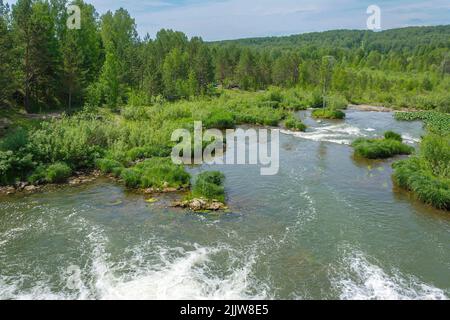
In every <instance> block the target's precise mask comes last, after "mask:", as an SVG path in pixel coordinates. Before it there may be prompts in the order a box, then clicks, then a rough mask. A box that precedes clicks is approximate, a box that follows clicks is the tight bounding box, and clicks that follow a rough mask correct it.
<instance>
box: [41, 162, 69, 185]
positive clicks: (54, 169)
mask: <svg viewBox="0 0 450 320" xmlns="http://www.w3.org/2000/svg"><path fill="white" fill-rule="evenodd" d="M71 175H72V169H71V168H70V167H69V166H68V165H67V164H65V163H63V162H59V163H55V164H52V165H50V166H48V168H47V170H46V173H45V179H46V181H47V182H49V183H63V182H66V181H67V179H68V178H70V176H71Z"/></svg>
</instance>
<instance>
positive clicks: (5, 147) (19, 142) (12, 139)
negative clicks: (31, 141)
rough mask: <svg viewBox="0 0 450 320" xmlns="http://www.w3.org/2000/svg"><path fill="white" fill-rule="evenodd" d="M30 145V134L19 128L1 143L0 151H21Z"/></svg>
mask: <svg viewBox="0 0 450 320" xmlns="http://www.w3.org/2000/svg"><path fill="white" fill-rule="evenodd" d="M27 143H28V132H27V131H26V130H25V129H23V128H18V129H16V130H15V131H13V132H12V133H10V134H8V135H7V136H6V137H5V138H3V140H2V141H1V142H0V150H2V151H19V150H20V149H22V148H24V147H25V146H26V145H27Z"/></svg>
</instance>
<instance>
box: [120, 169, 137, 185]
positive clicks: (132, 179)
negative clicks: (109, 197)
mask: <svg viewBox="0 0 450 320" xmlns="http://www.w3.org/2000/svg"><path fill="white" fill-rule="evenodd" d="M120 178H121V179H122V180H123V181H124V182H125V185H126V186H127V187H128V188H138V187H139V186H140V184H141V176H140V173H139V172H138V171H136V170H134V169H124V170H122V172H121V174H120Z"/></svg>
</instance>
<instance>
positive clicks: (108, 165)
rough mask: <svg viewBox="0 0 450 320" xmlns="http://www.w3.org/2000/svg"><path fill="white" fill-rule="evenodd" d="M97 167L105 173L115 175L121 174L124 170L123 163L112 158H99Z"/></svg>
mask: <svg viewBox="0 0 450 320" xmlns="http://www.w3.org/2000/svg"><path fill="white" fill-rule="evenodd" d="M96 165H97V168H98V169H99V170H100V171H101V172H102V173H104V174H110V173H112V174H113V175H115V176H120V174H121V173H122V170H123V165H122V164H121V163H120V162H118V161H116V160H112V159H108V158H105V159H99V160H97V161H96Z"/></svg>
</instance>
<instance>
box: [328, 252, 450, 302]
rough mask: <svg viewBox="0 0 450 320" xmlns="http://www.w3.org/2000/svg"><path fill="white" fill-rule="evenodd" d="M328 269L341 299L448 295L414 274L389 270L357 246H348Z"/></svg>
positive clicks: (424, 297) (426, 297)
mask: <svg viewBox="0 0 450 320" xmlns="http://www.w3.org/2000/svg"><path fill="white" fill-rule="evenodd" d="M331 270H332V271H331V274H332V276H331V279H332V282H333V285H334V286H335V288H336V290H337V291H338V292H340V298H341V299H343V300H447V299H448V296H447V295H446V293H445V292H444V291H443V290H441V289H439V288H436V287H435V286H433V285H431V284H427V283H424V282H422V281H420V280H419V279H417V278H416V277H414V276H411V275H405V274H402V273H401V272H400V271H398V270H389V274H388V273H387V271H385V270H383V269H382V268H381V267H380V266H378V265H376V264H374V263H370V262H369V261H368V258H367V257H366V255H365V254H364V253H362V252H360V251H358V250H350V251H349V253H347V254H345V255H344V256H343V257H342V260H341V261H340V262H339V264H337V266H333V267H331Z"/></svg>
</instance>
